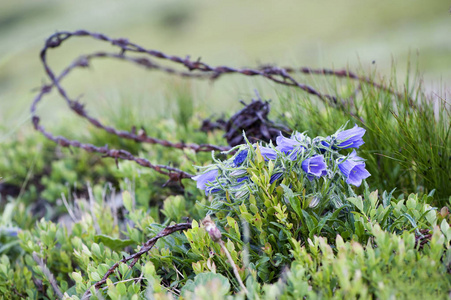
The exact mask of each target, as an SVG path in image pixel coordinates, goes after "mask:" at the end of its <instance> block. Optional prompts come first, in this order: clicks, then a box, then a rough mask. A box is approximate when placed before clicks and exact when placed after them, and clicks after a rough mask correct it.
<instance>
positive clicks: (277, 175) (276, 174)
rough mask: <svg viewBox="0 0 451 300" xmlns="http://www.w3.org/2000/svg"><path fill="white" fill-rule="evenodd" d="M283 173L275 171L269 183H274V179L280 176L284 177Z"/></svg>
mask: <svg viewBox="0 0 451 300" xmlns="http://www.w3.org/2000/svg"><path fill="white" fill-rule="evenodd" d="M282 175H283V173H282V172H280V173H275V174H272V175H271V178H270V179H269V183H270V184H272V183H273V182H274V181H276V180H278V179H279V178H280V177H282Z"/></svg>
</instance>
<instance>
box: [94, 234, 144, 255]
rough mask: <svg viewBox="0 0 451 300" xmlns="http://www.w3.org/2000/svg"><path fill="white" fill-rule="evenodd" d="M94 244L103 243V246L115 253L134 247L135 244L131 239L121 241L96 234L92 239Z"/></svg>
mask: <svg viewBox="0 0 451 300" xmlns="http://www.w3.org/2000/svg"><path fill="white" fill-rule="evenodd" d="M94 240H95V241H96V243H103V244H104V245H105V246H107V247H108V248H110V249H111V250H114V251H117V250H122V249H124V248H125V247H127V246H130V245H134V244H135V242H134V241H133V240H131V239H127V240H121V239H116V238H112V237H110V236H107V235H104V234H98V235H96V236H95V237H94Z"/></svg>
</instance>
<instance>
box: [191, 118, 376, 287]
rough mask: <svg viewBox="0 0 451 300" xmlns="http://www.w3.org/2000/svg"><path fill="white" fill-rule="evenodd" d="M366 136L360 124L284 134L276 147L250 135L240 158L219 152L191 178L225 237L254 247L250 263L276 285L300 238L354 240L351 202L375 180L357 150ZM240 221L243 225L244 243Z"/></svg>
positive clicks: (239, 152)
mask: <svg viewBox="0 0 451 300" xmlns="http://www.w3.org/2000/svg"><path fill="white" fill-rule="evenodd" d="M364 133H365V129H363V128H360V127H354V128H352V129H351V130H344V127H341V128H340V129H339V130H337V132H335V133H334V134H332V135H330V136H328V137H321V136H318V137H315V138H311V137H309V136H308V135H307V134H306V133H305V132H304V133H300V132H294V133H293V134H292V135H291V136H290V137H285V136H283V135H282V134H281V135H280V136H278V137H277V139H276V143H277V145H274V144H273V143H272V142H270V143H269V144H268V145H263V144H261V143H254V144H251V143H249V141H248V140H247V139H246V137H245V140H246V141H247V143H246V144H243V145H239V146H236V147H235V148H233V149H231V150H230V151H228V152H225V154H230V153H233V155H232V156H231V157H230V158H229V159H227V160H218V159H216V158H215V156H214V155H213V162H214V163H213V164H211V165H208V166H204V167H202V168H201V170H202V171H201V172H200V174H199V175H197V176H195V177H193V178H192V179H193V180H195V181H196V182H197V187H198V188H200V189H202V190H204V191H205V195H206V196H208V198H209V200H210V202H209V203H208V204H205V205H206V208H207V210H208V212H207V215H215V217H216V222H217V224H218V226H219V228H222V229H223V230H225V231H223V232H224V235H225V236H226V237H227V238H230V239H231V240H233V241H234V242H235V243H236V247H237V248H243V247H244V245H245V241H248V242H249V254H250V261H251V262H252V263H253V264H255V268H256V270H257V273H258V277H259V278H260V279H261V280H263V281H265V282H272V281H273V280H276V279H277V278H278V275H277V274H279V273H280V271H281V270H282V269H281V268H282V267H283V266H284V265H288V264H290V262H291V261H292V254H291V250H290V249H292V248H293V247H294V246H293V245H292V243H293V241H298V242H300V243H301V244H303V243H306V242H307V239H308V238H312V237H313V236H314V235H323V236H327V237H328V238H329V239H330V240H332V241H333V240H334V239H335V237H336V236H337V234H341V235H342V236H344V237H345V238H350V237H352V236H353V234H354V229H353V226H352V224H353V216H352V213H351V212H350V209H352V208H353V204H352V203H351V202H349V201H348V199H349V198H351V197H357V195H356V193H355V192H354V190H353V187H358V186H360V185H361V183H362V182H364V181H365V178H367V177H368V176H370V174H369V173H368V172H367V171H366V170H365V163H364V161H363V159H361V158H360V157H358V156H356V153H357V152H356V151H355V149H356V148H359V147H360V146H361V145H363V143H364V142H363V135H364ZM348 148H354V149H353V151H352V153H349V150H347V149H348ZM204 203H205V202H204ZM235 224H242V230H243V234H244V236H243V238H240V237H241V233H240V230H239V229H238V227H237V225H235ZM340 224H347V225H343V226H342V225H340ZM245 228H247V229H245ZM340 228H341V229H340ZM237 237H238V238H237ZM246 243H247V242H246ZM268 261H272V263H271V264H267V263H266V262H268ZM238 264H239V263H238Z"/></svg>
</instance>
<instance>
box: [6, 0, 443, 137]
mask: <svg viewBox="0 0 451 300" xmlns="http://www.w3.org/2000/svg"><path fill="white" fill-rule="evenodd" d="M449 5H450V3H449V1H445V0H434V1H427V2H425V1H419V0H417V1H409V2H407V1H387V0H384V1H381V0H371V1H364V2H363V1H350V0H347V1H327V2H324V1H309V0H303V1H300V0H295V1H294V0H293V1H291V0H290V1H288V0H286V1H277V2H276V1H271V2H270V1H265V2H261V1H260V2H253V1H236V0H235V1H221V2H215V1H174V0H171V1H106V0H99V1H86V0H83V1H72V2H68V1H27V0H16V1H1V2H0V129H1V128H3V131H5V129H6V132H8V133H12V132H13V131H14V129H15V128H17V127H20V126H22V124H26V125H27V126H29V122H28V120H27V119H28V116H29V114H28V106H29V104H30V102H31V100H32V98H33V96H34V92H33V88H36V87H39V86H40V85H41V84H42V83H43V82H46V81H45V76H44V72H43V69H42V66H41V64H40V61H39V58H38V54H39V51H40V49H41V48H42V46H43V42H44V39H45V38H47V37H48V36H49V35H50V34H52V33H54V32H55V31H57V30H68V31H71V30H76V29H87V30H90V31H98V32H102V33H105V34H107V35H109V36H111V37H127V38H129V39H130V40H131V41H134V42H136V43H138V44H141V45H143V46H145V47H147V48H153V49H158V50H162V51H164V52H166V53H168V54H175V55H179V56H186V55H191V57H202V60H203V61H205V62H208V63H209V64H212V65H220V64H226V65H231V66H256V65H258V64H259V63H274V64H277V65H296V66H309V67H326V68H332V67H335V68H342V67H347V66H349V67H350V68H351V69H355V68H357V67H359V66H360V67H362V68H363V69H364V70H369V69H370V68H371V70H374V69H376V70H377V72H378V74H380V75H384V74H385V75H387V76H388V75H390V72H391V64H392V62H393V60H394V61H395V62H396V66H397V69H398V71H399V74H401V75H402V74H403V72H405V70H406V62H407V60H408V59H409V56H410V57H411V60H412V61H413V64H418V67H419V70H420V72H421V73H422V74H423V77H424V82H425V84H426V86H428V87H429V89H440V83H442V85H446V84H447V83H448V85H449V83H450V82H451V68H450V66H451V55H450V53H451V52H450V51H451V39H449V32H450V28H451V27H450V26H451V16H450V13H449ZM105 46H106V45H104V44H99V43H98V42H94V41H91V40H89V39H73V40H71V41H70V42H68V43H67V44H65V45H64V46H63V47H62V48H61V49H57V50H54V51H51V52H50V54H49V55H50V63H51V64H52V66H53V67H54V68H55V70H57V71H58V70H61V68H63V67H64V66H66V65H67V64H68V63H69V62H70V61H71V60H72V59H74V58H75V57H77V56H78V55H80V54H83V53H90V52H92V51H94V50H101V49H102V50H103V49H105V50H108V47H105ZM417 54H418V56H417ZM373 62H374V63H373ZM91 68H92V70H93V71H95V72H91V71H79V72H77V73H74V76H72V77H71V78H70V79H69V80H68V81H67V84H68V85H67V86H68V87H69V91H70V92H72V95H74V97H75V96H78V95H80V94H83V95H84V97H83V98H82V99H83V101H85V102H88V103H89V102H90V101H92V100H94V99H95V102H96V105H95V106H92V105H93V104H91V103H89V108H90V109H91V108H92V109H94V108H95V107H97V109H102V108H103V107H105V106H108V101H110V100H111V99H114V98H118V97H119V98H124V97H125V98H127V100H129V101H132V100H133V101H135V100H136V99H138V98H139V99H140V101H142V102H143V103H145V105H147V108H146V109H147V110H148V113H149V114H153V113H159V112H160V113H161V111H162V110H163V109H164V105H162V104H161V102H162V101H161V100H162V99H165V97H166V96H167V92H166V91H165V90H164V89H163V88H161V86H162V83H164V84H172V83H174V82H175V83H176V84H179V80H178V81H177V80H175V79H173V78H170V77H168V76H166V75H164V76H163V75H161V74H150V73H149V72H146V71H142V70H138V69H136V68H135V67H132V66H128V65H126V64H124V63H116V62H114V63H111V62H109V61H105V62H97V63H95V64H94V65H93V66H92V67H91ZM249 82H250V80H249V81H246V80H243V79H242V78H236V77H235V79H234V78H230V79H227V81H225V82H223V81H221V82H220V83H219V82H218V83H215V85H214V88H212V86H211V85H210V84H208V83H201V84H198V86H197V87H196V88H195V89H196V95H197V97H198V98H199V100H198V101H199V103H200V104H204V105H205V106H206V107H207V110H210V111H211V112H221V111H224V109H227V108H229V107H237V106H238V103H237V101H236V100H238V99H239V98H247V96H248V95H251V94H252V93H253V92H252V88H254V87H259V86H261V85H262V84H263V83H265V81H259V82H257V83H255V86H252V85H249ZM254 82H255V81H254ZM64 83H66V82H64ZM52 99H53V100H55V101H51V102H49V101H47V102H46V104H45V106H44V110H45V113H46V114H49V115H54V117H56V118H57V119H60V118H62V117H63V115H60V114H58V113H56V112H59V111H60V107H61V106H60V104H58V103H60V102H61V101H58V102H57V101H56V97H55V96H53V98H52ZM156 103H160V105H155V104H156ZM213 104H214V105H213Z"/></svg>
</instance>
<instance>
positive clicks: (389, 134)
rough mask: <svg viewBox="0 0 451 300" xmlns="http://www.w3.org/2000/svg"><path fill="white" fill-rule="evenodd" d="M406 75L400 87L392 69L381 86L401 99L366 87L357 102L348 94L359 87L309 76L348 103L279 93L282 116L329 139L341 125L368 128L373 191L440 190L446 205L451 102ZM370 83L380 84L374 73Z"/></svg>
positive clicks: (450, 182) (438, 199)
mask: <svg viewBox="0 0 451 300" xmlns="http://www.w3.org/2000/svg"><path fill="white" fill-rule="evenodd" d="M407 73H408V75H407V76H406V79H405V81H404V82H403V83H402V84H399V83H398V82H397V76H396V69H395V68H394V67H393V74H392V76H391V77H390V78H388V79H386V80H384V81H383V82H382V83H383V85H385V86H386V87H389V88H390V89H392V90H394V91H395V92H396V93H399V94H400V96H396V95H394V94H393V93H390V92H387V91H384V90H381V89H379V88H376V87H374V86H372V85H370V84H367V83H362V84H361V92H360V93H358V94H357V96H356V97H355V98H354V99H352V100H349V95H351V94H352V92H353V91H354V90H355V89H356V88H357V85H358V83H357V82H356V81H353V80H350V79H341V80H339V79H336V78H332V79H325V78H322V79H321V80H320V81H319V80H318V78H310V80H311V81H312V82H314V84H316V85H318V84H321V86H322V87H324V86H326V87H327V88H328V89H329V92H331V93H332V94H337V95H339V96H340V97H341V98H342V99H348V100H345V101H346V102H345V103H346V104H345V105H344V106H342V107H332V106H330V105H325V104H324V103H321V102H320V101H318V100H316V99H311V98H310V97H308V96H306V95H305V94H304V93H302V92H299V91H296V90H292V91H289V92H285V94H279V95H280V97H279V98H280V105H279V106H278V112H279V113H280V114H281V115H282V118H283V119H284V121H285V122H286V123H287V124H288V125H289V126H290V127H291V128H292V129H295V130H298V131H308V132H310V133H311V134H313V135H328V134H329V133H330V132H333V131H334V129H335V128H336V124H342V123H345V122H347V121H349V125H353V124H354V123H355V124H357V125H359V126H361V127H364V128H365V129H366V130H367V131H366V134H365V137H364V140H365V145H363V146H362V148H361V150H362V152H361V153H362V157H364V158H365V159H366V160H367V161H366V164H367V169H368V171H369V172H370V173H371V177H369V178H368V183H369V184H370V186H371V187H373V188H378V189H382V190H392V189H394V188H396V192H395V194H396V195H399V194H401V193H409V192H422V193H431V192H432V193H433V191H434V190H435V204H436V205H446V204H447V203H448V198H449V197H450V195H451V177H450V174H451V136H450V133H451V124H450V104H449V103H447V102H446V101H445V100H444V99H442V98H440V97H436V98H434V97H432V96H430V95H427V94H426V92H425V90H424V89H423V87H422V85H421V78H420V77H419V76H418V74H417V73H416V74H414V76H413V77H411V76H410V74H411V72H410V71H408V72H407ZM307 79H309V78H307ZM370 79H371V80H375V81H378V80H377V79H376V78H375V76H374V75H372V76H371V77H370Z"/></svg>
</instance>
